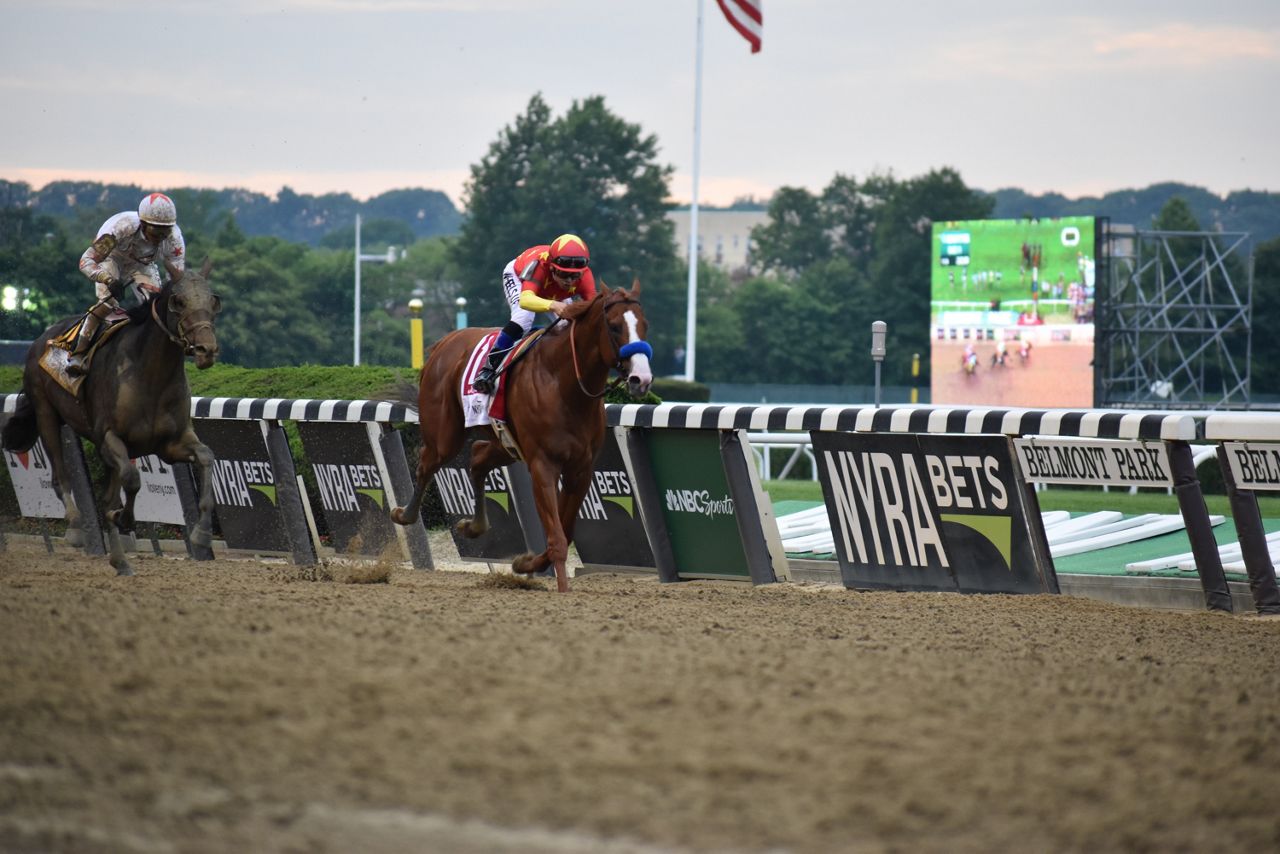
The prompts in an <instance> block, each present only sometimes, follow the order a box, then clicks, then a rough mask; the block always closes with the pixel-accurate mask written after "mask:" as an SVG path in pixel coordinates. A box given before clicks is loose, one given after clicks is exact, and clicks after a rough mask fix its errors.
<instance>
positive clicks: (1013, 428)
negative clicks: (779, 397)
mask: <svg viewBox="0 0 1280 854" xmlns="http://www.w3.org/2000/svg"><path fill="white" fill-rule="evenodd" d="M608 417H609V425H610V426H612V427H665V428H692V429H704V430H715V429H719V430H731V429H740V430H829V431H840V432H849V431H852V432H860V433H872V432H875V433H1003V434H1005V435H1009V436H1079V437H1083V438H1089V439H1151V440H1156V439H1168V440H1182V441H1192V440H1195V439H1199V438H1202V437H1203V419H1202V417H1200V416H1197V415H1191V414H1187V413H1169V412H1150V411H1139V410H1106V409H1092V410H1070V409H991V408H977V407H969V408H953V407H934V406H886V407H881V408H879V409H877V408H875V407H871V406H794V405H778V406H766V405H761V406H753V405H746V406H734V405H725V404H688V403H662V404H656V405H655V404H625V405H610V406H609V407H608Z"/></svg>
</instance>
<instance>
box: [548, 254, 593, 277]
mask: <svg viewBox="0 0 1280 854" xmlns="http://www.w3.org/2000/svg"><path fill="white" fill-rule="evenodd" d="M551 268H552V269H553V270H559V271H561V272H564V273H569V272H572V271H574V270H585V269H587V259H586V258H585V257H583V256H582V255H561V256H560V257H558V258H552V259H551Z"/></svg>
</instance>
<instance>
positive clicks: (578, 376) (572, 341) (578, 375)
mask: <svg viewBox="0 0 1280 854" xmlns="http://www.w3.org/2000/svg"><path fill="white" fill-rule="evenodd" d="M627 303H635V304H636V305H639V304H640V300H636V299H630V298H624V299H620V300H617V301H616V302H614V305H626V304H627ZM610 308H612V306H605V307H604V308H603V309H602V311H603V312H604V313H605V317H604V325H605V329H608V331H609V342H610V343H611V344H613V345H614V349H615V350H616V351H617V355H616V356H615V357H614V360H613V364H612V365H610V366H609V368H608V370H610V371H618V372H619V376H617V377H614V379H613V381H612V382H610V381H609V379H608V374H607V373H606V375H605V381H604V388H602V389H600V391H598V392H596V393H595V394H592V393H591V392H589V391H587V387H586V386H584V385H583V384H582V370H581V369H580V368H579V367H578V343H577V336H576V335H574V334H573V325H574V324H575V323H577V322H578V321H577V318H573V319H571V320H570V321H569V352H570V353H572V354H573V378H574V379H575V380H577V381H578V388H579V389H581V390H582V393H583V394H585V395H586V396H587V397H604V395H605V393H606V392H608V391H609V388H610V387H611V386H612V387H613V388H617V387H618V386H620V385H622V377H621V372H622V360H623V359H625V358H627V357H629V356H631V355H632V354H633V353H637V352H643V351H644V350H649V353H650V354H652V352H653V351H652V349H651V348H650V347H649V345H648V343H647V342H645V341H639V342H632V344H637V345H639V344H643V345H644V346H643V347H640V346H636V347H635V349H633V350H631V351H629V352H627V353H626V355H623V352H622V351H623V350H626V349H627V348H628V347H631V346H632V344H624V345H622V346H621V347H618V346H617V342H616V341H615V340H614V337H613V330H612V329H609V318H608V311H609V309H610Z"/></svg>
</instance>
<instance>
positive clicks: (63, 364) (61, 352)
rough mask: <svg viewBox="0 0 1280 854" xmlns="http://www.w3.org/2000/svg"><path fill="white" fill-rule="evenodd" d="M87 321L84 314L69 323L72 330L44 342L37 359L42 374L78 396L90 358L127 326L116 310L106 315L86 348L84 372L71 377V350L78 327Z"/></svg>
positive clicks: (77, 335)
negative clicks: (69, 362)
mask: <svg viewBox="0 0 1280 854" xmlns="http://www.w3.org/2000/svg"><path fill="white" fill-rule="evenodd" d="M87 318H88V315H87V314H86V315H84V316H83V317H81V318H80V319H79V320H77V321H76V322H75V323H73V324H71V328H70V329H68V330H67V331H66V332H63V333H62V334H61V335H55V336H54V337H53V338H50V339H49V340H48V341H47V342H46V343H45V347H44V355H42V356H41V357H40V367H41V368H43V369H44V372H45V373H46V374H48V375H49V376H51V377H53V379H54V381H55V382H56V383H57V384H58V385H60V386H62V387H63V388H64V389H66V390H67V392H68V393H69V394H72V395H79V393H80V386H81V385H82V384H83V383H84V378H85V377H87V376H88V375H89V368H90V367H91V366H92V365H93V357H94V355H95V354H96V353H97V352H98V348H99V347H101V346H102V344H103V342H104V341H106V340H107V339H108V338H110V337H111V336H112V335H114V334H115V333H117V332H119V331H120V330H121V329H122V328H123V327H124V326H125V325H126V323H125V322H126V321H127V320H128V319H129V315H128V314H126V313H125V312H124V311H123V310H121V309H119V308H117V309H115V310H114V311H112V312H111V313H110V314H108V315H107V316H106V318H105V319H104V320H103V321H102V324H101V325H100V326H99V327H98V334H97V335H96V336H94V339H93V342H92V343H90V345H89V349H88V350H87V351H85V354H84V368H85V370H84V373H83V374H81V375H79V376H75V377H73V376H71V375H70V374H68V373H67V360H68V359H69V358H70V356H71V351H72V350H74V349H75V346H76V339H77V338H79V337H80V328H81V327H82V326H84V322H85V320H86V319H87Z"/></svg>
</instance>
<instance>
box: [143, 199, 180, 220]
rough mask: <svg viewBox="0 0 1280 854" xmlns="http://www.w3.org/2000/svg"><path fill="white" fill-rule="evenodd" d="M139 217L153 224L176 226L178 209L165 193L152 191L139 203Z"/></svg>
mask: <svg viewBox="0 0 1280 854" xmlns="http://www.w3.org/2000/svg"><path fill="white" fill-rule="evenodd" d="M138 219H140V220H142V221H143V222H145V223H149V224H151V225H164V226H174V225H177V224H178V209H177V208H176V207H175V206H174V204H173V199H171V198H169V197H168V196H166V195H165V194H164V193H152V194H150V195H149V196H144V197H143V199H142V202H141V203H140V204H139V205H138Z"/></svg>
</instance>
